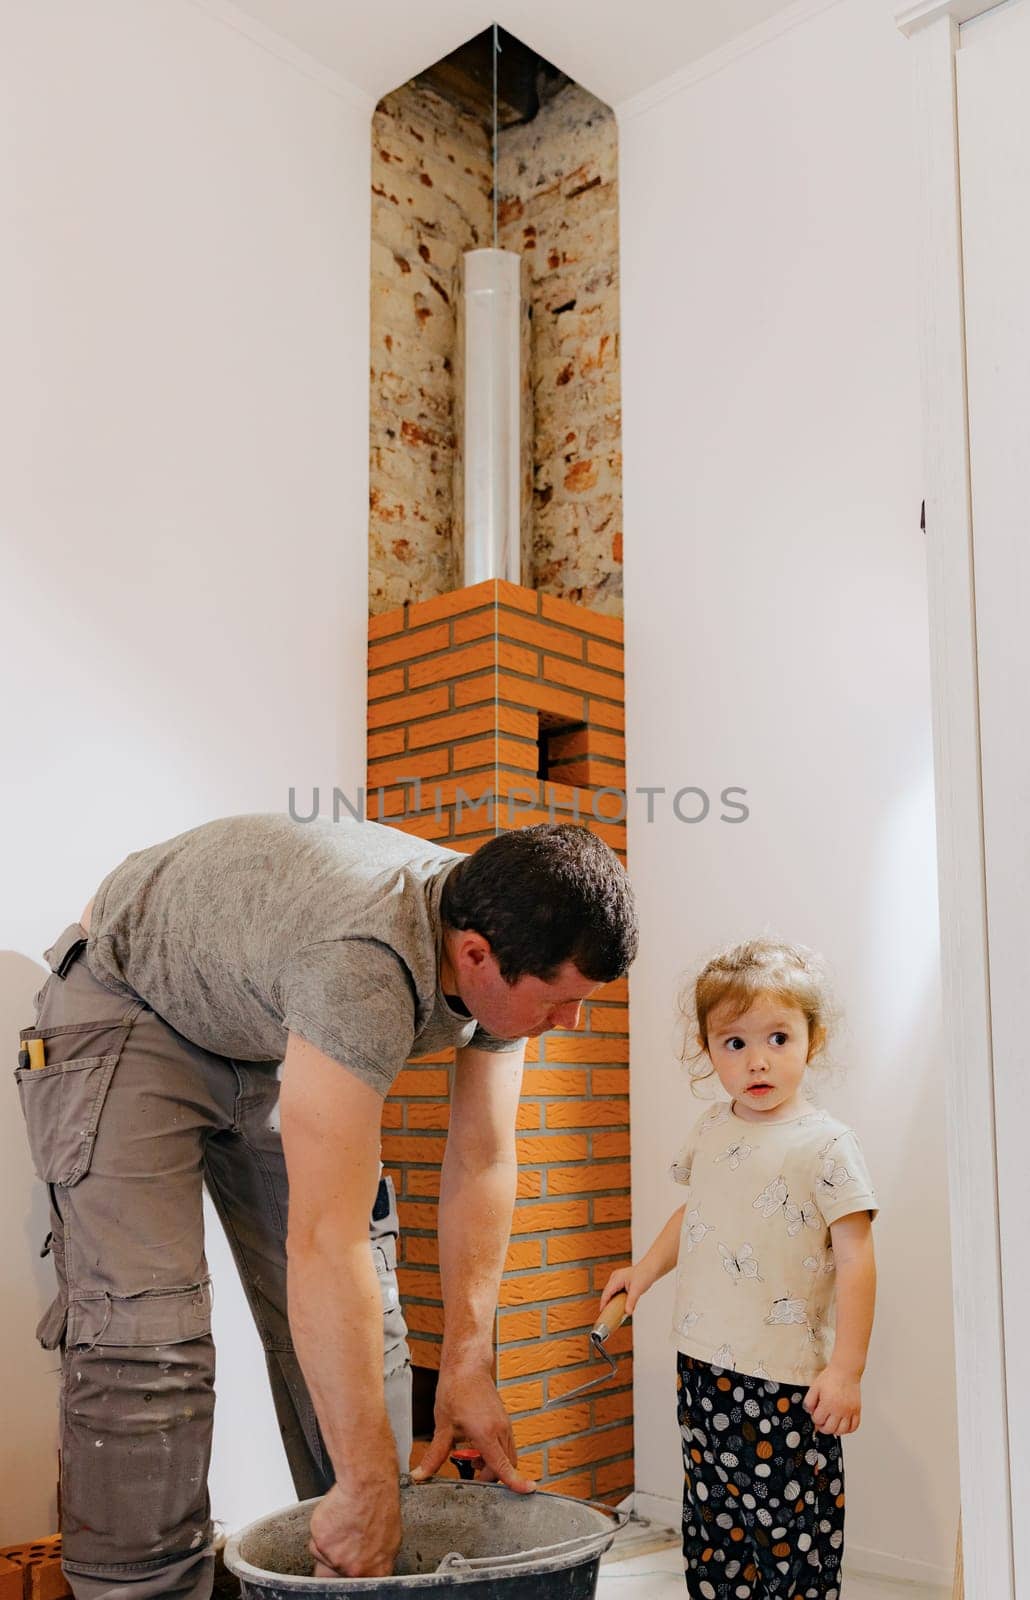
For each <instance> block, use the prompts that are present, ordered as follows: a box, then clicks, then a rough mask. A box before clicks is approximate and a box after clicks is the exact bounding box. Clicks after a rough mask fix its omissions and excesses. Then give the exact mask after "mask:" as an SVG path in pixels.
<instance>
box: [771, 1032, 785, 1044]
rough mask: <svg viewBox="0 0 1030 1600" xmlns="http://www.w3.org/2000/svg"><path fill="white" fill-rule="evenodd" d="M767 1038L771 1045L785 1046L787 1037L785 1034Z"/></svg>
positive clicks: (776, 1034)
mask: <svg viewBox="0 0 1030 1600" xmlns="http://www.w3.org/2000/svg"><path fill="white" fill-rule="evenodd" d="M769 1037H770V1040H771V1042H772V1043H773V1044H786V1042H787V1035H786V1034H785V1033H773V1034H770V1036H769Z"/></svg>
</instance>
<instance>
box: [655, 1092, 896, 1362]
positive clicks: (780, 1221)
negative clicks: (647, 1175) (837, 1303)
mask: <svg viewBox="0 0 1030 1600" xmlns="http://www.w3.org/2000/svg"><path fill="white" fill-rule="evenodd" d="M672 1173H673V1177H674V1178H675V1179H676V1181H677V1182H678V1183H682V1184H685V1185H686V1186H687V1191H688V1193H687V1199H686V1210H685V1211H684V1214H683V1227H682V1230H681V1233H680V1252H679V1262H678V1266H677V1269H676V1311H675V1319H674V1324H673V1338H674V1340H675V1343H676V1345H677V1348H678V1349H680V1350H682V1351H683V1353H684V1354H685V1355H689V1356H696V1357H697V1358H698V1359H699V1360H701V1361H707V1362H710V1363H711V1364H712V1365H713V1366H716V1367H725V1368H728V1369H730V1370H732V1371H734V1372H745V1373H749V1374H750V1375H751V1376H753V1377H756V1378H768V1379H769V1380H770V1381H771V1382H774V1383H806V1384H807V1383H810V1382H811V1381H812V1379H813V1378H814V1377H815V1376H816V1374H817V1373H819V1372H821V1371H822V1369H823V1367H825V1366H826V1364H827V1362H828V1361H829V1359H830V1356H831V1354H832V1353H833V1339H834V1300H835V1292H834V1291H835V1284H834V1273H835V1268H834V1262H833V1251H832V1249H831V1244H830V1223H831V1222H836V1221H837V1220H838V1219H839V1218H840V1217H846V1216H848V1215H850V1213H851V1212H853V1211H869V1212H870V1213H871V1214H872V1215H873V1216H875V1215H876V1209H877V1206H876V1196H875V1195H874V1193H873V1186H872V1182H871V1180H870V1177H869V1173H868V1171H867V1169H866V1164H865V1157H864V1156H863V1154H862V1147H861V1145H860V1144H859V1142H858V1139H857V1138H856V1136H855V1134H854V1133H853V1132H852V1130H851V1129H850V1128H848V1127H846V1126H845V1124H844V1123H842V1122H838V1121H837V1120H836V1118H834V1117H831V1116H830V1115H829V1113H828V1112H826V1111H822V1110H817V1109H809V1110H807V1111H805V1112H803V1113H802V1114H801V1115H800V1116H798V1117H795V1118H793V1119H790V1120H787V1121H783V1122H774V1121H772V1120H770V1119H767V1118H764V1117H763V1118H762V1120H761V1121H759V1122H745V1121H744V1120H743V1119H742V1118H741V1117H737V1116H735V1115H734V1114H733V1112H732V1110H731V1109H730V1105H729V1103H728V1102H724V1103H722V1104H720V1105H717V1106H713V1107H712V1109H711V1110H710V1111H707V1112H706V1113H705V1114H704V1116H703V1117H701V1119H700V1121H699V1122H698V1123H697V1125H696V1127H695V1128H694V1131H693V1133H692V1135H691V1137H690V1139H689V1141H688V1142H687V1144H686V1146H685V1147H684V1148H683V1150H682V1151H681V1152H680V1154H679V1156H678V1157H677V1158H676V1161H675V1162H674V1164H673V1168H672Z"/></svg>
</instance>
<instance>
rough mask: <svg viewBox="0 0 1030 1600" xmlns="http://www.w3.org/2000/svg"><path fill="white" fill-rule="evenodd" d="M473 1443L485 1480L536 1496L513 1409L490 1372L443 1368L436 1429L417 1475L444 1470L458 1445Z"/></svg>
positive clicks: (473, 1367)
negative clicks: (521, 1457) (522, 1461)
mask: <svg viewBox="0 0 1030 1600" xmlns="http://www.w3.org/2000/svg"><path fill="white" fill-rule="evenodd" d="M466 1440H467V1441H468V1443H469V1444H470V1445H473V1446H474V1447H475V1448H476V1449H477V1450H478V1451H479V1453H480V1455H481V1456H482V1457H483V1460H484V1462H485V1463H486V1464H485V1466H484V1468H483V1472H482V1481H483V1482H484V1483H497V1482H498V1481H499V1482H501V1483H503V1484H506V1485H507V1487H508V1488H509V1489H514V1490H515V1492H516V1493H517V1494H531V1493H532V1492H533V1490H534V1489H535V1488H536V1484H535V1483H534V1482H533V1480H532V1478H524V1477H523V1476H522V1475H521V1473H520V1472H519V1471H518V1470H517V1469H518V1451H517V1450H516V1448H515V1438H514V1435H513V1434H512V1431H511V1422H510V1420H509V1417H508V1413H507V1412H506V1411H505V1409H504V1406H503V1404H502V1402H501V1397H500V1395H499V1394H498V1393H497V1387H496V1385H495V1383H494V1381H493V1378H492V1377H491V1376H490V1373H489V1371H488V1370H486V1369H485V1368H483V1367H476V1366H472V1367H464V1368H454V1367H450V1368H448V1367H442V1368H441V1370H440V1380H439V1382H438V1384H437V1387H436V1431H435V1433H434V1434H433V1438H432V1442H431V1444H430V1445H429V1448H428V1450H427V1451H426V1453H425V1455H424V1456H423V1457H422V1460H421V1462H420V1463H419V1465H418V1466H417V1467H416V1468H415V1471H414V1472H413V1473H412V1474H411V1476H412V1478H413V1479H415V1481H416V1482H419V1483H420V1482H422V1480H423V1479H425V1478H431V1477H432V1476H433V1474H434V1473H436V1472H439V1470H440V1468H441V1467H442V1466H443V1464H444V1462H445V1461H446V1460H447V1458H448V1456H449V1455H450V1453H451V1451H452V1450H453V1448H454V1446H455V1445H456V1444H459V1443H464V1442H465V1441H466Z"/></svg>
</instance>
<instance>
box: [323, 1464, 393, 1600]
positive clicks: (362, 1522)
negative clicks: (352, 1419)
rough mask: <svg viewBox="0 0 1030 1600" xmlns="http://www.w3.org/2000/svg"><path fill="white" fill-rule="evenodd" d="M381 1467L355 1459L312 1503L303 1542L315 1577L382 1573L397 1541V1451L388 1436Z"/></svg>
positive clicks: (390, 1563)
mask: <svg viewBox="0 0 1030 1600" xmlns="http://www.w3.org/2000/svg"><path fill="white" fill-rule="evenodd" d="M389 1443H390V1448H389V1450H388V1451H387V1452H386V1457H387V1463H386V1464H387V1470H386V1471H384V1472H377V1471H376V1470H375V1462H374V1461H369V1460H365V1461H362V1462H360V1463H356V1464H355V1471H354V1472H353V1473H352V1474H349V1475H348V1476H347V1477H346V1478H344V1479H343V1480H341V1481H338V1482H337V1483H334V1485H333V1487H332V1488H331V1489H330V1490H329V1493H328V1494H327V1495H326V1496H325V1498H324V1499H323V1500H321V1501H320V1502H319V1503H318V1505H317V1506H316V1507H315V1510H314V1514H313V1516H312V1518H311V1540H310V1543H309V1545H308V1548H309V1549H310V1551H311V1554H312V1555H313V1556H314V1558H315V1577H316V1578H336V1577H343V1578H388V1577H390V1576H391V1575H392V1573H393V1563H394V1560H395V1558H396V1555H397V1549H398V1546H399V1545H400V1542H401V1511H400V1495H399V1492H398V1483H397V1457H396V1453H395V1451H394V1448H393V1438H392V1436H391V1438H390V1441H389Z"/></svg>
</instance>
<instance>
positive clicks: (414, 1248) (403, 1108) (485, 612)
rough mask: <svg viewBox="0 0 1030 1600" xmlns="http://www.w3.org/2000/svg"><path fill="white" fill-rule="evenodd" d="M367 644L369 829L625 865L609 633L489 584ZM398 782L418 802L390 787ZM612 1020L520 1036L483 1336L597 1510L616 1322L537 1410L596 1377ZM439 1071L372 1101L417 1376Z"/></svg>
mask: <svg viewBox="0 0 1030 1600" xmlns="http://www.w3.org/2000/svg"><path fill="white" fill-rule="evenodd" d="M369 634H370V643H369V739H368V756H369V766H368V789H369V814H370V815H371V816H379V815H382V816H383V818H384V819H385V820H386V821H389V822H391V823H393V824H394V825H396V826H398V827H403V828H405V829H407V830H409V831H412V832H416V833H418V834H419V835H421V836H422V837H428V838H433V839H437V840H439V841H440V842H441V843H445V844H448V845H449V846H451V847H452V848H455V849H459V850H473V849H475V848H476V846H477V845H478V844H480V843H482V842H483V840H485V839H487V838H490V837H492V836H493V835H494V833H495V832H497V831H499V830H500V829H502V828H506V827H512V826H513V827H521V826H525V825H526V824H528V823H531V822H537V821H547V820H552V819H553V820H558V821H561V820H569V821H571V820H574V819H577V818H578V820H580V821H581V822H583V824H584V825H586V826H589V827H590V828H591V829H592V830H593V831H595V832H597V833H598V834H600V835H601V836H602V837H603V838H604V839H605V840H606V841H607V842H608V843H609V844H610V845H611V846H612V848H613V849H615V850H616V851H617V852H618V853H619V854H620V856H622V858H623V859H625V847H626V838H625V827H624V825H623V823H622V821H621V811H622V803H621V800H620V799H619V797H618V796H616V795H611V794H608V795H600V793H599V789H600V787H602V786H605V785H606V786H608V787H610V788H617V789H622V788H624V769H623V761H624V749H623V731H624V718H623V674H622V624H621V622H620V621H619V620H618V619H617V618H613V617H610V616H604V615H600V614H597V613H593V612H590V611H588V610H586V609H585V608H584V607H581V606H576V605H573V604H571V603H570V602H568V601H565V600H562V599H559V598H556V597H553V596H550V595H547V594H543V595H540V594H537V593H535V592H533V591H530V590H527V589H522V588H519V587H516V586H515V585H512V584H507V583H503V582H490V583H484V584H478V585H476V586H474V587H473V588H469V589H463V590H460V591H458V592H457V593H453V594H449V595H443V596H440V597H439V598H437V599H431V600H428V601H425V602H422V603H420V604H416V605H410V606H405V607H400V608H398V609H397V610H394V611H392V612H389V613H385V614H382V615H379V616H376V617H373V618H372V620H371V622H370V625H369ZM541 724H542V725H543V727H544V728H545V730H550V735H551V736H550V737H549V738H548V740H547V748H546V759H547V761H548V762H549V766H548V771H549V772H551V773H553V774H554V776H553V777H551V778H547V779H544V778H541V777H539V776H538V764H539V762H540V760H541V748H540V729H541ZM416 774H417V775H418V776H419V777H420V778H421V781H422V784H423V788H422V793H421V796H420V799H421V805H417V804H416V795H415V792H414V789H413V786H412V785H410V784H408V785H406V786H405V785H403V784H402V783H401V780H402V779H403V778H405V777H409V776H414V775H416ZM570 778H571V779H572V780H573V781H566V780H568V779H570ZM595 778H596V779H598V780H599V782H598V783H596V784H594V783H592V781H591V780H593V779H595ZM459 788H460V789H461V790H462V792H463V793H462V797H461V798H459V794H458V790H459ZM491 793H492V794H493V795H494V796H496V797H498V801H499V803H497V804H496V805H495V806H494V807H493V809H492V811H491V809H490V808H489V806H488V804H487V802H486V799H485V797H486V796H487V795H488V794H491ZM465 796H467V797H468V799H469V802H470V803H471V804H467V803H466V801H465V799H464V797H465ZM595 798H596V810H597V813H598V816H597V817H595V816H594V815H593V810H594V805H593V802H594V800H595ZM477 803H478V809H477ZM627 1007H628V996H627V987H626V983H625V980H622V981H619V982H616V983H612V984H608V985H606V986H605V987H604V988H603V989H601V990H599V991H598V993H597V994H596V995H595V996H594V997H593V999H592V1000H591V1001H590V1002H589V1003H588V1005H587V1006H586V1007H585V1008H584V1010H585V1014H584V1021H583V1025H582V1027H581V1029H580V1030H579V1031H577V1032H576V1033H564V1032H560V1031H555V1032H552V1033H549V1034H546V1035H544V1036H543V1037H542V1038H541V1039H539V1040H531V1041H530V1045H529V1048H528V1050H527V1068H526V1076H525V1083H524V1092H523V1097H522V1102H521V1106H520V1111H519V1129H518V1160H519V1187H518V1201H517V1204H516V1211H515V1218H514V1224H513V1229H512V1239H511V1245H510V1248H509V1252H508V1259H507V1263H506V1267H505V1272H504V1278H503V1282H502V1286H501V1296H500V1305H499V1308H498V1313H497V1322H496V1340H497V1344H496V1348H497V1376H498V1381H499V1384H500V1387H501V1392H502V1395H503V1396H504V1399H505V1403H506V1405H507V1406H508V1409H509V1411H510V1412H511V1414H512V1415H513V1417H514V1418H515V1433H516V1438H517V1440H518V1443H519V1446H520V1449H521V1451H522V1452H523V1458H522V1459H523V1462H524V1465H525V1468H526V1470H527V1471H528V1472H530V1473H531V1474H532V1475H533V1476H536V1477H538V1478H540V1479H541V1481H542V1482H544V1483H545V1484H547V1485H548V1486H551V1487H554V1488H555V1489H559V1490H561V1491H563V1492H565V1493H569V1494H573V1495H577V1496H580V1497H599V1498H608V1499H619V1498H621V1496H622V1495H623V1494H625V1493H626V1492H627V1491H628V1489H629V1488H630V1487H631V1486H632V1477H633V1463H632V1428H631V1421H630V1419H631V1410H632V1389H631V1385H632V1362H631V1360H630V1359H629V1358H628V1352H629V1351H630V1348H631V1330H630V1328H629V1327H628V1326H627V1327H626V1328H624V1329H622V1330H621V1331H620V1332H619V1334H617V1335H616V1336H615V1338H614V1339H613V1340H612V1341H611V1345H610V1348H611V1349H612V1350H613V1352H614V1353H618V1354H621V1355H623V1357H624V1359H622V1360H621V1361H620V1364H619V1372H618V1374H617V1376H616V1377H614V1378H612V1379H611V1380H610V1381H608V1382H606V1383H605V1384H604V1385H603V1386H601V1387H599V1388H598V1389H597V1390H596V1391H594V1393H593V1394H591V1395H589V1396H586V1397H584V1398H583V1399H582V1400H580V1401H576V1402H573V1403H571V1404H570V1405H569V1406H567V1407H560V1408H558V1409H556V1410H554V1411H544V1410H543V1405H544V1402H545V1401H546V1400H548V1399H554V1398H560V1397H562V1396H563V1395H565V1394H567V1393H569V1391H570V1390H572V1389H574V1388H576V1387H577V1386H578V1385H579V1384H581V1383H583V1382H585V1381H586V1380H587V1379H588V1378H591V1377H594V1376H596V1375H597V1374H598V1373H599V1372H601V1371H602V1370H604V1369H603V1368H602V1366H601V1365H599V1364H598V1363H597V1362H594V1361H591V1360H590V1350H589V1342H588V1335H589V1329H590V1327H591V1326H592V1324H593V1322H594V1319H595V1317H596V1314H597V1302H598V1296H599V1293H600V1289H601V1287H602V1286H603V1284H604V1282H605V1281H606V1279H607V1277H608V1274H609V1273H610V1271H611V1270H612V1268H613V1267H614V1266H615V1265H618V1264H620V1263H623V1262H626V1261H628V1260H629V1259H630V1232H629V1222H630V1174H629V1065H628V1062H629V1050H628V1023H629V1019H628V1009H627ZM447 1060H448V1057H447V1056H440V1057H432V1058H425V1059H423V1060H421V1061H413V1062H412V1063H410V1064H409V1066H408V1067H407V1069H406V1070H405V1071H404V1072H403V1073H402V1074H401V1076H400V1077H399V1078H398V1081H397V1083H396V1085H395V1086H394V1090H393V1092H392V1094H391V1095H390V1097H389V1099H388V1100H387V1102H386V1105H385V1107H384V1133H383V1155H384V1161H385V1162H386V1164H387V1168H388V1170H389V1171H390V1172H391V1173H392V1174H393V1177H394V1181H395V1183H396V1184H397V1191H398V1195H399V1197H400V1214H401V1223H402V1229H403V1238H402V1253H401V1267H400V1281H401V1292H402V1295H403V1297H404V1304H405V1313H406V1316H407V1319H408V1325H409V1329H410V1332H411V1346H412V1356H413V1359H414V1361H415V1362H416V1364H417V1365H420V1366H425V1367H430V1368H433V1367H436V1366H438V1364H439V1352H440V1340H441V1334H442V1328H443V1308H442V1302H441V1298H440V1280H439V1274H438V1269H437V1263H438V1249H437V1239H436V1207H437V1199H438V1195H439V1187H440V1162H441V1160H442V1156H443V1150H444V1141H445V1136H446V1129H447V1114H448V1103H447V1083H448V1077H447Z"/></svg>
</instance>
